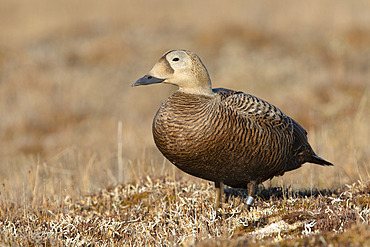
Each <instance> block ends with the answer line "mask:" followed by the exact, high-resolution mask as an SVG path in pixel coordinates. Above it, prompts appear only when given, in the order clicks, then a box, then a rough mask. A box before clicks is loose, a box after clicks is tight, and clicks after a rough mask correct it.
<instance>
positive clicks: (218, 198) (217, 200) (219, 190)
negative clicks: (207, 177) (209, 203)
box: [215, 182, 224, 210]
mask: <svg viewBox="0 0 370 247" xmlns="http://www.w3.org/2000/svg"><path fill="white" fill-rule="evenodd" d="M215 187H216V198H215V209H216V210H217V209H219V208H220V205H221V200H222V194H223V192H224V184H223V183H222V182H215Z"/></svg>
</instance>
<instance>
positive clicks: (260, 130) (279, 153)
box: [132, 50, 333, 208]
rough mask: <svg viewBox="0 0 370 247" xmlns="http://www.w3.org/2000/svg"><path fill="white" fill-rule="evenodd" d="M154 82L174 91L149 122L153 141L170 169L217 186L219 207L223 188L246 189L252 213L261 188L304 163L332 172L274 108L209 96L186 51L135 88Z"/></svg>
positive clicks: (202, 70)
mask: <svg viewBox="0 0 370 247" xmlns="http://www.w3.org/2000/svg"><path fill="white" fill-rule="evenodd" d="M154 83H168V84H174V85H176V86H178V87H179V89H178V90H177V91H176V92H175V93H173V94H172V95H171V96H170V97H169V98H168V99H167V100H166V101H165V102H164V103H162V105H161V106H160V108H159V110H158V112H157V114H156V115H155V117H154V120H153V126H152V127H153V136H154V141H155V143H156V145H157V147H158V149H159V150H160V151H161V152H162V154H163V155H164V156H165V157H166V158H167V159H168V160H169V161H170V162H172V163H173V164H174V165H175V166H177V167H178V168H180V169H181V170H183V171H184V172H186V173H189V174H191V175H193V176H196V177H200V178H203V179H207V180H210V181H213V182H214V183H215V187H216V198H215V207H216V208H219V207H220V200H221V197H222V191H223V184H226V185H229V186H231V187H236V188H247V190H248V197H247V198H246V200H245V204H246V205H247V207H248V208H249V207H250V205H252V203H253V200H254V197H255V193H256V188H257V185H258V184H260V183H262V182H264V181H266V180H268V179H271V178H273V177H274V176H279V175H283V174H284V173H285V172H287V171H291V170H294V169H297V168H299V167H301V166H302V164H303V163H306V162H310V163H315V164H319V165H323V166H332V165H333V164H331V163H330V162H328V161H326V160H324V159H322V158H320V157H319V156H317V155H316V154H315V152H314V151H313V150H312V148H311V146H310V144H309V143H308V140H307V132H306V131H305V130H304V129H303V127H302V126H301V125H299V124H298V123H297V122H296V121H294V120H293V119H292V118H290V117H288V116H287V115H285V114H284V113H283V112H282V111H281V110H279V109H278V108H277V107H275V106H274V105H272V104H270V103H268V102H266V101H264V100H262V99H259V98H257V97H255V96H253V95H250V94H246V93H243V92H238V91H233V90H229V89H224V88H216V89H212V86H211V79H210V77H209V74H208V71H207V69H206V67H205V66H204V64H203V63H202V61H201V60H200V58H199V57H198V56H197V55H196V54H195V53H193V52H191V51H187V50H172V51H169V52H167V53H165V54H164V55H163V56H162V57H161V58H160V59H159V60H158V62H157V63H156V64H155V65H154V67H153V68H152V70H151V71H149V73H148V74H147V75H145V76H144V77H142V78H140V79H139V80H137V81H136V82H134V83H133V84H132V86H139V85H149V84H154Z"/></svg>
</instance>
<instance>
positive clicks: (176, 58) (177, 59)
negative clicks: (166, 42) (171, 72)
mask: <svg viewBox="0 0 370 247" xmlns="http://www.w3.org/2000/svg"><path fill="white" fill-rule="evenodd" d="M179 60H180V58H178V57H175V58H174V59H172V61H174V62H177V61H179Z"/></svg>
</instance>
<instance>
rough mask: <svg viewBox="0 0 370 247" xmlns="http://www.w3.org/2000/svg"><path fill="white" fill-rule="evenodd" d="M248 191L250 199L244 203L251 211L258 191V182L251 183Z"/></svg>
mask: <svg viewBox="0 0 370 247" xmlns="http://www.w3.org/2000/svg"><path fill="white" fill-rule="evenodd" d="M247 189H248V197H247V198H246V199H245V200H244V203H245V204H246V208H247V209H248V210H249V208H250V207H251V205H252V204H253V201H254V197H255V195H256V189H257V182H256V181H251V182H249V183H248V185H247Z"/></svg>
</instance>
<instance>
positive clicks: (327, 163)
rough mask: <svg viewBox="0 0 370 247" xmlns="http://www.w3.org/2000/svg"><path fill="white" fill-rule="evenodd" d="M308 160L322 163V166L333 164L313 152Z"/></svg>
mask: <svg viewBox="0 0 370 247" xmlns="http://www.w3.org/2000/svg"><path fill="white" fill-rule="evenodd" d="M308 162H311V163H314V164H318V165H322V166H333V164H332V163H330V162H329V161H326V160H324V159H323V158H321V157H319V156H317V155H316V154H313V155H312V156H311V157H310V159H309V160H308Z"/></svg>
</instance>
